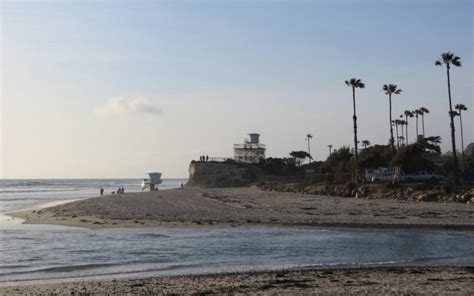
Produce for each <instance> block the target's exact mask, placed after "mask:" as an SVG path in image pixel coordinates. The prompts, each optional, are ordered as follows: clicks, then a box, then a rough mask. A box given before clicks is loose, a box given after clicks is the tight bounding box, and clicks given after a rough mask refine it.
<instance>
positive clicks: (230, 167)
mask: <svg viewBox="0 0 474 296" xmlns="http://www.w3.org/2000/svg"><path fill="white" fill-rule="evenodd" d="M261 176H262V172H261V170H260V169H259V168H257V167H255V166H253V165H250V164H241V163H236V162H201V161H192V162H191V164H190V165H189V179H188V182H187V183H186V186H190V187H240V186H249V185H251V184H255V183H257V182H258V181H259V180H260V177H261Z"/></svg>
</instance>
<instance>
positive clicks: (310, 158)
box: [307, 138, 312, 163]
mask: <svg viewBox="0 0 474 296" xmlns="http://www.w3.org/2000/svg"><path fill="white" fill-rule="evenodd" d="M307 139H308V154H309V163H311V160H312V157H311V149H310V146H309V138H307Z"/></svg>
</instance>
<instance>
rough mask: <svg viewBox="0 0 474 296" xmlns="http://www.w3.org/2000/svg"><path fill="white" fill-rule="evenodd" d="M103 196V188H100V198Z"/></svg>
mask: <svg viewBox="0 0 474 296" xmlns="http://www.w3.org/2000/svg"><path fill="white" fill-rule="evenodd" d="M103 195H104V188H100V196H103Z"/></svg>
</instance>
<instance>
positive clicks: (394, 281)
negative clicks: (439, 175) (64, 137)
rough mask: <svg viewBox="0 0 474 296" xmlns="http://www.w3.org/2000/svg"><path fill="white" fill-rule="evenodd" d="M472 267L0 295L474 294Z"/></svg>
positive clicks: (227, 277) (103, 284) (156, 282)
mask: <svg viewBox="0 0 474 296" xmlns="http://www.w3.org/2000/svg"><path fill="white" fill-rule="evenodd" d="M473 283H474V268H473V267H378V268H363V269H356V268H353V269H326V270H286V271H272V272H258V273H238V274H215V275H196V276H192V275H189V276H174V277H154V278H144V279H123V280H109V281H88V282H74V283H59V284H40V285H31V286H16V287H0V295H84V296H85V295H165V294H179V295H183V294H184V295H189V294H199V295H206V294H231V295H249V294H251V295H254V294H258V295H295V294H296V295H302V294H303V295H308V294H323V295H334V294H339V295H347V294H364V295H366V294H370V295H387V294H396V295H401V294H415V295H419V294H428V295H439V294H442V295H472V293H474V290H473Z"/></svg>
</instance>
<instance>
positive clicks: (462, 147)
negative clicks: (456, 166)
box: [459, 110, 465, 173]
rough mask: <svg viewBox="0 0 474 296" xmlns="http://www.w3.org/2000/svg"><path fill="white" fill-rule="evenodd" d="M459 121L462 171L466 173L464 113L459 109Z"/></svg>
mask: <svg viewBox="0 0 474 296" xmlns="http://www.w3.org/2000/svg"><path fill="white" fill-rule="evenodd" d="M459 123H460V125H461V156H462V163H461V164H462V165H461V172H463V173H464V166H465V163H464V132H463V130H462V115H461V110H459Z"/></svg>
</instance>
